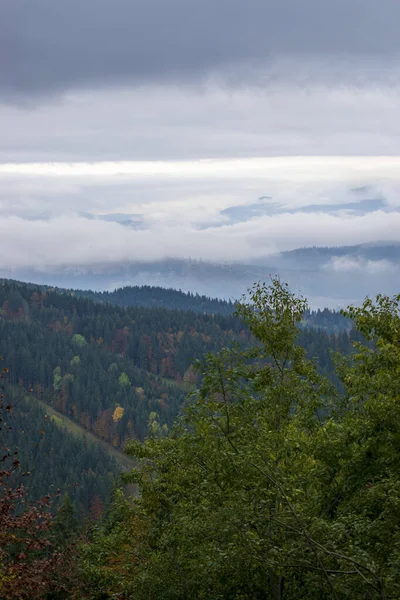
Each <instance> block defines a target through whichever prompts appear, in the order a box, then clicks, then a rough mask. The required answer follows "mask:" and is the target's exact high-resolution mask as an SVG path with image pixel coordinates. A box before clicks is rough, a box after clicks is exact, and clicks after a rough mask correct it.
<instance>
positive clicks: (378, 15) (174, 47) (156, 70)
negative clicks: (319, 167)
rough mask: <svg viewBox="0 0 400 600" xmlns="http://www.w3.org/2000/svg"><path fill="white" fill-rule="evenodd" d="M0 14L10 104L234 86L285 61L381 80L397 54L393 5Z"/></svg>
mask: <svg viewBox="0 0 400 600" xmlns="http://www.w3.org/2000/svg"><path fill="white" fill-rule="evenodd" d="M0 10H1V19H0V39H1V48H0V56H1V59H0V60H1V63H0V69H1V79H0V90H1V91H2V93H3V94H10V95H11V96H12V95H13V94H24V93H25V94H33V93H38V94H46V93H51V92H54V91H59V90H66V89H71V88H75V87H93V86H101V87H104V86H105V85H109V84H123V83H128V84H131V83H134V84H141V83H146V82H149V81H157V82H159V81H170V80H174V81H187V80H195V79H198V78H199V77H200V78H201V77H204V76H207V75H208V74H210V73H212V72H217V73H218V72H221V71H222V72H225V74H227V75H228V76H229V77H231V78H233V79H235V78H237V77H242V76H244V74H245V73H247V75H248V74H249V68H250V70H257V68H259V67H263V68H265V67H266V66H270V67H273V65H274V62H275V61H278V64H279V60H289V62H290V61H292V60H294V61H295V63H297V68H298V64H299V63H300V64H301V63H303V64H307V63H308V62H310V61H311V62H312V61H317V62H320V61H322V62H324V60H325V59H327V60H328V62H329V63H330V64H332V59H333V61H334V62H336V63H337V64H339V65H340V64H342V65H346V63H347V65H348V63H349V61H352V60H353V61H357V65H358V69H360V68H361V65H362V64H363V68H362V71H364V74H365V72H371V70H372V71H375V75H376V76H378V75H379V73H380V72H381V68H380V67H382V65H385V67H387V65H388V61H389V62H393V61H396V59H397V58H398V55H399V51H400V42H399V36H398V23H399V21H400V5H399V3H398V2H397V0H380V1H379V2H377V1H376V0H351V1H348V0H335V1H334V2H332V1H330V0H302V1H301V2H299V1H298V0H245V1H244V0H202V1H201V2H200V1H199V0H68V1H67V0H64V1H61V0H60V1H58V2H54V0H35V1H34V2H33V1H32V0H1V2H0ZM379 62H380V65H379ZM340 71H342V72H341V76H342V77H343V76H344V75H345V70H343V69H341V68H340V66H339V72H340ZM353 71H355V72H357V70H354V69H353ZM305 74H306V71H304V72H303V76H304V75H305ZM359 74H360V75H362V73H361V72H359ZM280 75H281V74H280V73H279V70H276V69H275V70H274V68H272V70H271V71H270V72H269V74H268V76H269V77H277V76H280Z"/></svg>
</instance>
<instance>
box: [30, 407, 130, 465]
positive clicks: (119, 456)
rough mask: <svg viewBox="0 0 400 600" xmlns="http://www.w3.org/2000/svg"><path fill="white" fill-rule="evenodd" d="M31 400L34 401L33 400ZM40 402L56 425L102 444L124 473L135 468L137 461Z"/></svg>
mask: <svg viewBox="0 0 400 600" xmlns="http://www.w3.org/2000/svg"><path fill="white" fill-rule="evenodd" d="M29 400H30V401H32V400H31V398H30V399H29ZM38 402H39V404H40V405H41V406H42V408H44V410H45V411H46V414H47V415H49V417H54V418H53V421H54V422H55V423H56V424H59V425H60V426H62V427H65V429H67V431H69V433H71V434H72V435H77V436H80V437H84V438H85V439H86V440H88V441H89V442H92V443H94V444H100V445H101V446H103V448H104V449H105V450H106V451H107V452H108V453H109V454H111V456H113V457H114V458H115V460H116V461H117V462H118V464H119V465H120V466H121V468H122V469H123V470H124V471H130V470H131V469H132V468H133V467H134V466H135V461H134V460H133V459H132V458H130V457H129V456H127V455H126V454H124V452H122V451H121V450H118V449H117V448H114V446H112V445H111V444H109V443H108V442H106V441H105V440H102V439H100V438H98V437H97V436H96V435H95V434H94V433H92V432H91V431H88V430H87V429H85V428H84V427H82V426H81V425H78V423H75V421H72V419H70V418H69V417H66V416H65V415H63V414H62V413H60V412H59V411H58V410H55V409H54V408H53V407H52V406H49V405H48V404H46V403H45V402H42V401H41V400H38Z"/></svg>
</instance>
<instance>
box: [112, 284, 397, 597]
mask: <svg viewBox="0 0 400 600" xmlns="http://www.w3.org/2000/svg"><path fill="white" fill-rule="evenodd" d="M398 303H399V299H395V300H393V301H391V300H389V299H387V298H383V297H378V299H377V303H376V304H373V303H371V302H370V301H367V302H366V303H365V304H364V306H363V307H361V308H360V309H355V308H352V309H350V310H349V312H348V313H347V315H348V316H349V317H351V318H354V319H355V324H356V326H357V327H359V329H360V331H361V332H362V333H363V334H364V335H365V336H366V337H367V338H369V339H370V340H372V341H373V342H374V346H373V347H370V346H368V345H365V346H362V345H361V344H358V345H357V352H356V354H355V355H354V356H353V357H352V358H351V359H349V360H348V361H343V360H342V361H339V365H338V370H339V375H340V376H341V377H342V379H343V385H344V387H345V392H344V394H343V395H341V396H339V394H338V393H337V392H336V390H335V389H334V388H333V387H332V385H331V384H329V382H328V381H327V380H325V379H323V378H322V377H321V375H319V374H318V372H317V369H316V368H315V365H314V364H313V363H311V362H309V361H308V360H307V358H306V355H305V351H304V350H303V349H302V348H300V347H299V346H298V345H297V343H296V339H297V336H298V328H297V326H296V324H297V322H298V321H299V319H301V318H302V314H303V312H304V310H305V308H306V304H305V302H304V300H302V299H298V298H295V297H294V296H293V295H292V294H291V293H290V292H289V291H288V290H287V288H286V286H283V285H281V284H280V283H279V282H278V281H274V282H273V283H272V286H271V287H270V288H265V287H264V286H256V288H255V289H254V290H253V293H252V295H251V302H250V303H249V304H242V305H241V306H239V309H238V312H239V315H240V316H241V318H243V319H244V320H245V321H246V323H247V324H248V326H249V328H250V330H251V331H252V333H253V334H254V336H255V337H256V338H257V340H258V341H259V344H258V346H256V347H252V348H251V349H250V350H248V351H245V352H243V351H242V350H240V349H239V348H234V349H232V350H227V349H225V350H223V351H222V352H221V353H219V354H217V355H210V356H208V357H207V360H206V362H205V365H204V367H203V372H202V375H203V378H204V384H203V386H202V388H201V389H200V391H199V392H197V393H195V394H194V396H193V400H192V403H191V404H190V405H189V406H188V409H187V411H186V414H185V415H184V416H182V418H181V419H180V420H179V421H178V422H177V424H176V425H175V427H174V429H173V430H172V432H171V433H170V435H168V436H167V437H160V436H158V435H157V432H155V435H153V436H152V437H150V438H149V439H148V440H147V441H146V442H145V444H143V445H141V444H138V443H137V442H134V443H133V442H132V443H130V444H129V445H128V448H127V449H128V452H129V453H131V454H133V455H135V456H136V457H137V458H138V459H139V460H141V461H142V466H141V468H140V469H138V470H136V471H135V472H133V473H132V474H131V475H130V480H131V481H139V482H140V485H141V491H142V495H141V497H140V499H139V500H138V502H137V507H136V510H137V515H138V517H137V518H138V519H139V520H140V519H141V520H142V523H143V526H144V524H145V523H148V519H149V518H150V522H151V525H150V528H149V534H148V537H147V538H146V540H145V542H144V543H143V545H142V547H141V549H140V552H139V555H141V556H142V560H141V562H140V563H139V565H138V567H137V568H136V569H132V571H131V573H130V574H129V573H127V574H126V578H125V579H126V581H125V584H124V585H125V586H126V593H127V591H128V590H132V586H134V589H135V596H134V597H135V598H138V599H140V598H163V599H174V600H176V599H179V598H182V599H185V600H186V599H191V598H193V599H198V598H221V599H222V598H226V599H228V598H241V599H244V598H249V599H250V598H268V599H271V600H272V599H283V598H290V599H291V600H297V599H300V598H305V597H306V598H321V599H325V598H326V599H328V598H329V599H330V598H333V599H345V598H354V599H358V598H359V599H360V600H361V599H364V598H381V599H383V598H398V597H400V583H399V582H400V578H399V571H400V546H399V543H398V540H399V539H400V518H399V515H400V511H399V508H400V487H399V482H398V464H399V458H400V456H399V453H400V444H399V439H400V418H399V417H400V414H398V413H399V410H400V409H399V403H398V398H399V392H400V348H399V346H400V326H399V325H400V324H399V316H398ZM121 584H122V582H121V581H120V583H119V586H121ZM119 589H121V587H119ZM122 589H125V588H122Z"/></svg>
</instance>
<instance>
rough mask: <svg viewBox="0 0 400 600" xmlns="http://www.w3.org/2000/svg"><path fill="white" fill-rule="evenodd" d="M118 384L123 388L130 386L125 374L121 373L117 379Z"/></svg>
mask: <svg viewBox="0 0 400 600" xmlns="http://www.w3.org/2000/svg"><path fill="white" fill-rule="evenodd" d="M118 383H119V385H120V386H121V387H123V388H124V387H130V385H131V382H130V379H129V377H128V375H127V374H126V373H121V375H120V376H119V378H118Z"/></svg>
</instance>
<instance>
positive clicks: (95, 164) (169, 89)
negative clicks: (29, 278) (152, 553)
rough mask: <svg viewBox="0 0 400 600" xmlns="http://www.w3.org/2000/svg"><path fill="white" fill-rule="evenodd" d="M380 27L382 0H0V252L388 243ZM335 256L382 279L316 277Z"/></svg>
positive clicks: (80, 254) (386, 67) (71, 257)
mask: <svg viewBox="0 0 400 600" xmlns="http://www.w3.org/2000/svg"><path fill="white" fill-rule="evenodd" d="M399 22H400V3H399V2H398V1H397V0H380V1H379V2H378V1H377V0H363V1H361V0H335V1H334V2H333V1H330V0H302V1H299V0H275V1H271V0H202V1H201V2H200V1H197V0H196V1H193V0H140V1H138V0H107V1H106V0H68V1H67V0H58V1H55V0H0V132H1V135H0V251H1V252H2V256H3V258H4V260H6V261H7V263H8V264H9V265H10V267H13V266H29V265H34V266H36V267H38V268H41V267H43V268H47V267H48V266H52V265H53V266H54V265H55V266H57V265H63V264H68V263H70V264H75V265H76V264H80V263H84V264H87V263H97V264H98V263H102V262H103V263H104V262H107V261H125V260H136V259H139V258H140V259H144V260H153V259H154V260H156V259H160V258H163V257H165V256H169V257H171V256H177V257H187V256H191V257H194V258H203V259H206V260H216V261H218V260H223V261H229V260H256V259H257V258H258V257H263V256H265V255H270V254H271V253H274V252H277V251H279V250H285V249H292V248H296V247H298V246H307V245H313V244H316V245H325V244H330V245H341V244H353V243H360V242H370V241H375V240H388V241H396V240H398V239H399V237H400V236H399V232H400V220H399V219H400V175H399V173H400V158H399V156H400V150H399V149H400V94H399V91H400V79H399V75H400V68H399V65H400V62H399V59H400V36H399V35H398V23H399ZM385 157H386V158H385ZM354 264H357V265H358V266H359V268H363V269H364V270H365V272H366V273H369V272H372V271H373V269H374V268H377V269H378V270H379V272H382V273H386V274H389V272H390V268H389V267H390V265H389V267H388V265H386V263H384V262H383V263H382V264H379V265H372V264H371V265H370V264H369V263H368V264H367V263H365V264H364V263H361V262H359V263H357V262H356V263H354V261H353V262H352V263H346V262H345V261H342V262H341V261H340V260H339V261H333V262H332V263H330V265H329V266H328V267H327V269H328V270H327V273H329V272H336V273H339V272H343V273H350V272H351V270H352V269H354ZM329 269H331V271H329ZM327 276H328V275H327Z"/></svg>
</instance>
